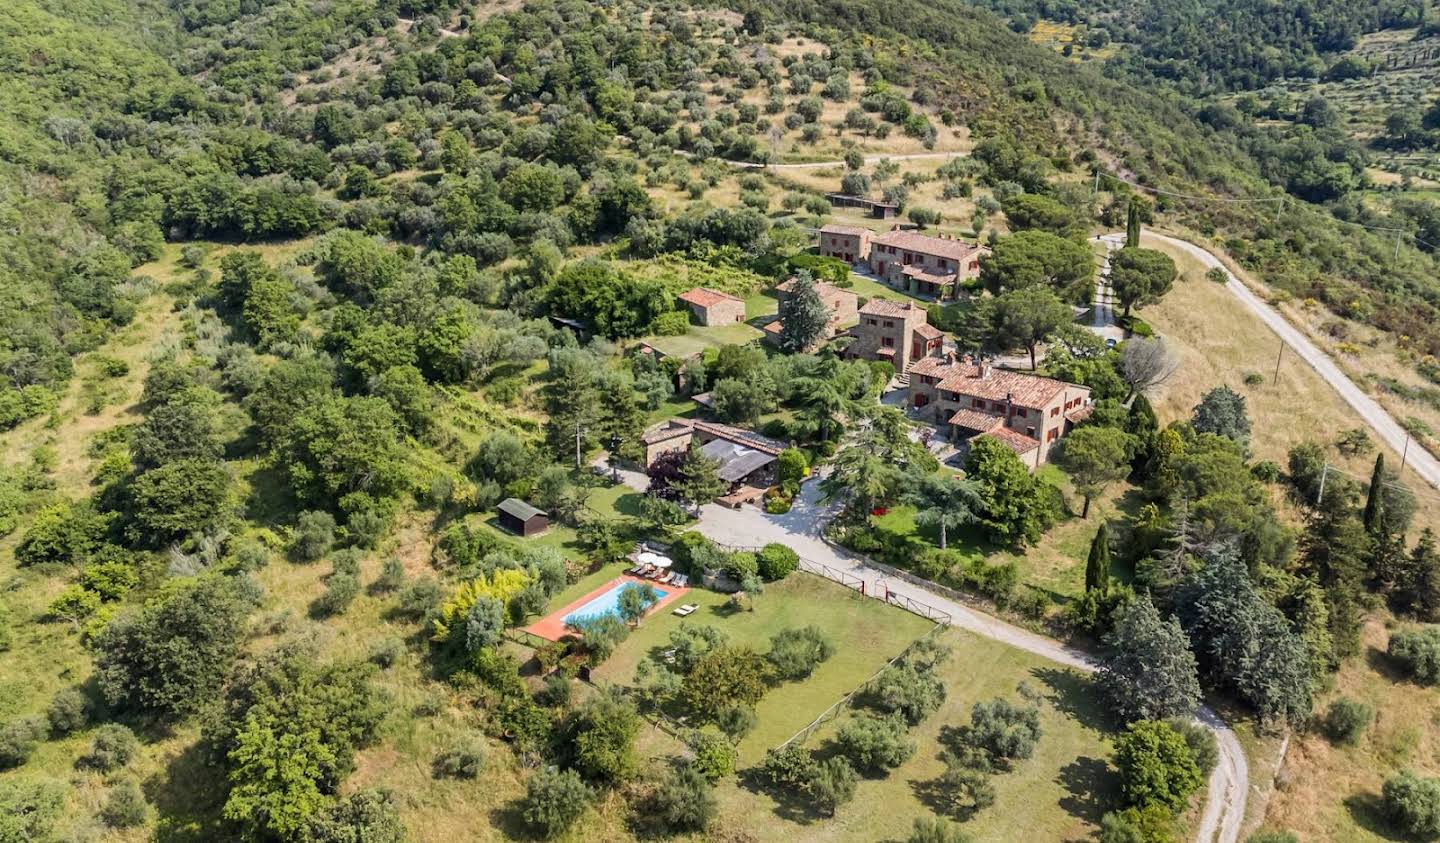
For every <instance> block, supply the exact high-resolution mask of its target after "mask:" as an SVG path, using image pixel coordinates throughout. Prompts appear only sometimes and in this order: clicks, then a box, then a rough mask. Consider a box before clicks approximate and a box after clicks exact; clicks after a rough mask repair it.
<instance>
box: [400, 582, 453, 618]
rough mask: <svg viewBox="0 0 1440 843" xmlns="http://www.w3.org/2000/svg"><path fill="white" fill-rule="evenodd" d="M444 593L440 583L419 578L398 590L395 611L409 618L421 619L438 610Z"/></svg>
mask: <svg viewBox="0 0 1440 843" xmlns="http://www.w3.org/2000/svg"><path fill="white" fill-rule="evenodd" d="M444 599H445V592H444V591H443V590H442V589H441V587H440V583H439V582H437V581H436V580H435V579H434V578H432V577H421V578H419V579H417V580H414V581H412V582H411V583H410V584H408V585H406V586H405V587H404V588H402V589H401V590H400V597H399V605H397V606H396V610H397V611H398V612H399V613H400V614H401V615H403V616H405V617H409V618H423V617H425V616H426V615H428V614H430V613H431V612H433V611H435V610H436V609H438V608H440V601H441V600H444Z"/></svg>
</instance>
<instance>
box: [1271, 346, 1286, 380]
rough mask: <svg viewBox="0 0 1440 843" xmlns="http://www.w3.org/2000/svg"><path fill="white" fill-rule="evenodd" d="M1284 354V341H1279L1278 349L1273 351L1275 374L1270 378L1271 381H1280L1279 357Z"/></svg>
mask: <svg viewBox="0 0 1440 843" xmlns="http://www.w3.org/2000/svg"><path fill="white" fill-rule="evenodd" d="M1284 355H1285V341H1284V340H1281V341H1280V350H1279V351H1277V352H1275V376H1274V377H1272V378H1270V382H1271V383H1279V382H1280V358H1281V357H1283V356H1284Z"/></svg>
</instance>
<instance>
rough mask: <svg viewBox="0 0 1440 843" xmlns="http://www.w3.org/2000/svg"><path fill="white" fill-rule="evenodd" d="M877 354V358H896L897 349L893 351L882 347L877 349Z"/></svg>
mask: <svg viewBox="0 0 1440 843" xmlns="http://www.w3.org/2000/svg"><path fill="white" fill-rule="evenodd" d="M875 354H876V356H878V357H894V356H895V349H893V348H886V347H885V346H881V347H879V348H877V349H875Z"/></svg>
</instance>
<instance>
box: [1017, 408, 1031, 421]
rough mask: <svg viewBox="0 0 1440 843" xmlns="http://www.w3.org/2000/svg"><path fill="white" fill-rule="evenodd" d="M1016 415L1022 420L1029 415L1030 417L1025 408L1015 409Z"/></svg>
mask: <svg viewBox="0 0 1440 843" xmlns="http://www.w3.org/2000/svg"><path fill="white" fill-rule="evenodd" d="M1015 415H1017V416H1019V417H1020V418H1022V419H1023V418H1025V417H1026V416H1027V415H1029V414H1028V413H1027V412H1026V411H1025V408H1024V407H1016V408H1015Z"/></svg>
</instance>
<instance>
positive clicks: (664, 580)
mask: <svg viewBox="0 0 1440 843" xmlns="http://www.w3.org/2000/svg"><path fill="white" fill-rule="evenodd" d="M673 576H675V575H674V574H672V573H670V572H669V571H666V572H665V573H663V574H661V575H660V576H658V577H656V578H655V582H658V583H660V584H661V585H664V584H665V583H667V582H670V578H671V577H673Z"/></svg>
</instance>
